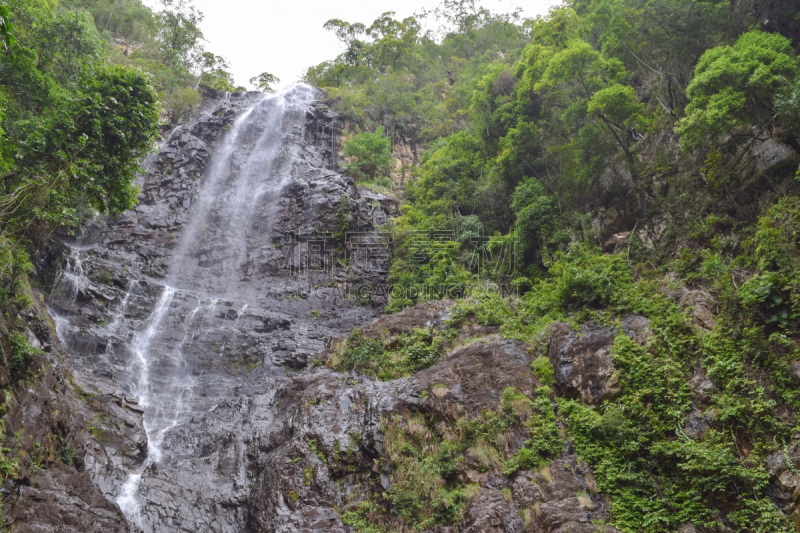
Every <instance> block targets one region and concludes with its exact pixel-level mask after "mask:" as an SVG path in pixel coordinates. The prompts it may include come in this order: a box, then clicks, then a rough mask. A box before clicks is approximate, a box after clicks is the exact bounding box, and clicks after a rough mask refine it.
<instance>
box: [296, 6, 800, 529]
mask: <svg viewBox="0 0 800 533" xmlns="http://www.w3.org/2000/svg"><path fill="white" fill-rule="evenodd" d="M770 10H772V11H770V17H769V21H766V20H765V19H764V18H763V17H760V16H759V15H756V12H755V11H752V10H748V9H746V8H744V7H743V6H742V5H738V4H731V3H717V2H705V1H694V0H648V1H644V0H624V1H619V0H569V1H567V2H566V3H565V4H563V5H561V6H557V7H555V8H553V9H552V10H551V11H550V13H549V14H548V15H547V16H544V17H538V18H536V19H534V20H523V19H521V18H520V17H519V16H518V15H516V14H510V15H502V14H497V13H492V12H490V11H488V10H486V9H484V8H481V7H479V6H477V5H476V3H475V2H472V1H470V0H446V1H444V2H442V3H441V4H440V5H439V7H437V8H435V9H434V10H433V11H431V12H428V13H423V14H422V16H426V17H427V18H428V20H427V21H428V22H431V21H438V22H439V23H440V25H441V27H440V28H439V29H438V30H434V31H431V32H428V33H424V32H423V30H422V29H421V28H422V25H421V24H420V22H421V19H418V18H407V19H404V20H395V19H393V18H392V16H393V14H392V13H386V14H384V15H382V16H381V17H380V18H379V19H378V20H376V21H375V22H374V23H372V24H371V25H368V24H360V23H350V22H345V21H342V20H338V19H334V20H331V21H329V22H328V23H327V24H326V28H327V29H329V30H331V31H333V32H335V34H336V35H337V37H338V38H339V39H341V40H342V41H343V42H344V43H345V44H346V46H347V48H346V50H345V52H344V53H343V54H342V55H340V56H339V57H337V58H335V59H333V60H331V61H328V62H326V63H322V64H320V65H318V66H315V67H313V68H311V69H309V71H308V73H307V75H306V79H307V80H308V81H309V82H311V83H314V84H316V85H318V86H320V87H323V88H325V89H326V91H328V93H329V95H330V96H331V97H332V98H333V99H334V100H335V101H336V108H337V110H338V111H339V112H340V113H342V114H343V115H345V117H346V118H348V119H350V120H352V121H354V122H355V123H356V124H357V125H359V126H360V127H361V128H362V129H363V130H367V131H377V130H378V128H379V127H383V128H384V130H385V132H386V135H387V136H389V137H393V138H395V137H403V138H406V139H411V140H412V141H413V142H415V143H417V144H418V145H420V146H424V147H425V152H424V154H423V157H422V159H421V168H419V169H416V171H415V172H416V173H415V175H418V179H416V180H415V181H414V182H412V183H409V184H408V185H407V187H406V190H405V198H404V199H405V203H404V205H403V206H402V209H401V213H402V215H401V216H400V217H398V218H396V219H394V220H393V221H391V223H390V229H391V231H392V232H393V234H394V235H393V236H394V251H393V254H394V255H393V258H392V265H391V271H390V276H389V281H390V283H391V284H393V285H394V286H395V288H398V287H399V288H401V289H402V290H395V291H394V292H393V293H392V297H391V299H390V302H389V305H388V306H387V308H386V312H387V313H391V312H395V311H399V310H401V309H403V308H406V307H409V306H412V305H415V304H417V303H419V302H421V301H425V300H427V299H437V298H443V297H450V298H452V299H454V300H455V301H456V302H455V305H454V307H453V308H451V317H450V323H449V326H448V330H447V331H446V332H444V333H442V334H438V335H437V336H436V337H435V338H436V339H441V340H438V341H436V342H434V339H430V340H428V339H429V338H426V337H425V336H424V334H423V333H422V332H421V333H419V337H418V338H417V339H416V340H415V339H412V338H404V339H402V340H401V341H399V342H397V343H392V344H391V345H389V341H388V339H387V340H386V341H384V340H383V339H381V338H365V337H363V336H359V334H358V333H356V334H354V335H353V336H351V338H350V339H349V340H348V342H347V344H346V346H345V347H343V348H342V351H341V353H340V354H334V356H333V358H332V360H331V361H332V362H333V363H335V364H334V366H337V365H339V366H337V367H338V368H342V369H355V370H357V371H359V372H364V373H366V374H370V375H372V376H375V377H377V378H379V379H394V378H396V377H401V376H407V375H410V374H412V373H413V372H415V371H416V370H418V369H419V368H424V367H425V366H430V365H431V364H433V362H434V361H435V360H436V358H437V357H439V356H440V355H441V354H443V353H444V352H445V351H446V350H449V349H450V348H451V345H450V344H448V343H449V342H451V341H452V340H453V338H454V336H453V332H455V331H456V330H458V328H460V326H461V324H463V323H464V322H465V321H474V322H476V323H478V324H480V325H484V326H493V327H496V328H498V334H499V335H500V336H501V337H504V338H512V339H519V340H522V341H524V342H526V343H527V344H528V345H529V346H530V347H531V349H532V350H534V351H538V353H540V354H541V353H543V350H544V349H546V348H545V347H546V345H547V337H546V331H547V327H548V326H549V325H550V324H551V323H552V322H554V321H557V320H560V321H566V322H569V323H571V324H573V325H574V326H578V325H580V324H582V323H584V322H586V321H588V320H593V321H595V322H596V323H598V324H601V325H606V326H616V327H620V323H619V322H618V321H619V320H620V319H622V318H623V317H624V316H626V315H628V314H639V315H643V316H645V317H647V318H648V319H649V320H650V328H651V330H652V333H653V335H652V337H650V338H649V339H648V341H647V342H646V344H644V345H640V344H637V343H636V342H633V341H632V340H630V339H629V338H628V337H627V336H625V335H618V336H617V338H616V341H615V344H614V347H613V351H612V357H613V361H614V364H615V367H616V372H615V379H618V383H619V387H620V393H619V394H617V395H615V396H614V397H613V398H609V399H606V400H605V401H604V402H603V403H602V404H601V405H599V406H593V407H590V406H587V405H584V404H582V403H580V402H579V401H577V400H566V399H563V398H558V397H557V396H556V395H555V394H554V393H553V392H552V391H551V387H554V385H555V376H554V373H553V368H552V366H551V365H550V361H549V360H548V358H547V357H546V356H545V355H540V356H539V357H537V358H535V359H534V361H533V364H532V370H533V372H534V375H535V377H536V379H537V380H538V381H539V383H540V384H541V387H540V388H539V389H538V390H537V391H535V392H534V393H533V395H532V396H531V397H530V398H527V397H526V398H525V402H521V403H526V405H527V407H526V410H527V412H528V413H529V414H528V415H526V418H525V419H524V420H525V424H526V427H528V428H530V431H531V433H530V438H529V439H528V440H527V442H526V445H525V447H523V448H522V449H521V450H520V452H519V453H518V454H515V455H514V456H513V457H507V456H504V454H503V450H500V449H496V448H493V446H494V445H493V444H492V443H493V441H492V440H491V438H483V439H477V440H476V439H472V438H471V437H470V436H469V435H471V434H470V433H468V432H467V433H463V434H459V435H458V436H457V437H456V438H454V439H452V440H451V439H449V438H445V437H444V435H443V434H441V433H439V430H437V429H436V427H434V426H432V425H431V424H430V423H428V421H426V420H425V417H424V415H421V414H419V415H417V414H413V413H412V415H411V418H406V419H403V420H392V421H388V422H387V425H386V427H385V431H386V435H387V443H392V442H394V441H397V446H396V447H393V448H392V452H391V453H392V461H393V467H394V468H395V470H394V472H395V474H397V473H398V472H400V473H401V475H400V477H399V478H398V477H397V476H396V477H395V482H396V485H395V487H394V488H393V489H392V490H391V491H389V492H388V494H387V496H386V497H385V498H384V499H381V498H379V497H376V498H374V499H373V500H370V501H368V502H365V503H363V504H362V506H361V507H358V508H352V509H349V510H348V511H347V512H346V513H345V520H349V522H348V523H350V524H351V525H353V526H354V527H356V529H357V530H359V531H378V530H381V531H384V530H386V531H388V530H392V527H393V526H391V521H390V520H388V519H385V518H380V517H381V516H388V515H384V514H383V513H384V511H382V509H383V510H385V512H386V513H389V514H392V513H393V514H394V515H396V516H398V517H400V518H401V519H402V520H403V521H404V523H406V524H408V525H417V526H419V528H420V529H424V528H426V527H429V526H430V525H432V524H453V523H455V522H456V521H457V520H456V519H455V518H454V516H456V515H457V514H458V510H459V509H462V508H463V506H464V505H465V504H466V503H465V502H466V500H467V496H466V495H465V494H466V492H467V491H468V488H469V484H467V482H465V481H461V482H458V483H456V482H453V481H452V480H451V478H448V477H447V476H445V475H444V474H442V472H445V471H447V469H446V468H445V467H444V466H441V465H442V464H444V463H446V461H445V460H444V459H442V458H441V457H440V456H439V455H438V454H446V453H449V452H448V451H447V450H451V449H455V450H457V453H456V454H455V455H454V456H453V457H457V458H460V457H461V455H463V454H466V453H467V452H466V450H467V449H469V450H471V451H470V452H469V453H470V454H471V455H474V456H475V457H479V458H480V461H482V464H484V465H485V468H486V469H502V470H503V471H505V472H508V473H514V472H517V471H519V470H522V469H535V468H538V467H540V466H541V465H544V464H546V463H547V461H548V460H549V459H550V458H552V457H554V456H556V455H558V454H559V453H560V449H559V446H561V443H562V442H563V440H564V439H565V438H566V439H569V440H570V441H571V442H572V444H573V446H574V448H575V450H576V451H577V453H578V454H580V456H581V457H582V458H584V459H585V460H587V461H588V462H589V463H590V464H591V465H592V468H593V469H594V472H595V477H596V481H597V486H598V488H599V490H600V492H601V493H603V494H605V495H607V496H608V497H609V499H610V505H611V510H612V523H613V525H615V526H616V527H617V528H619V529H621V530H623V531H626V532H634V531H635V532H653V533H656V532H661V531H675V530H677V529H679V528H680V526H681V525H682V524H685V523H693V524H694V525H696V526H697V527H701V528H705V530H708V531H717V530H720V527H721V525H720V524H721V523H722V522H723V521H727V523H728V524H729V525H730V526H732V527H734V528H736V529H737V530H740V531H754V532H755V531H762V532H766V531H792V530H793V528H792V526H791V523H790V522H789V520H788V517H787V516H786V515H785V514H784V513H783V512H782V511H781V510H780V509H778V508H777V507H776V506H775V504H774V503H773V501H772V500H770V489H769V487H768V483H769V475H768V473H767V471H766V466H765V463H766V458H767V457H768V456H770V455H771V454H774V453H779V452H781V451H783V450H784V449H785V445H786V444H787V443H789V442H790V441H791V439H792V438H793V435H795V434H796V433H797V432H798V431H800V418H799V417H798V415H800V393H798V378H797V376H796V374H795V372H794V371H793V367H792V365H796V361H797V360H798V359H800V345H798V342H797V338H798V335H800V296H798V295H799V294H800V278H799V277H798V272H800V240H798V235H800V203H798V197H799V196H800V195H798V193H799V192H800V181H798V179H797V176H800V169H798V163H800V90H799V89H798V81H799V80H800V63H799V62H798V57H797V50H798V41H797V38H798V35H800V16H798V10H797V6H795V5H793V4H792V3H791V2H786V1H776V2H772V3H770ZM776 147H779V148H776ZM778 149H779V150H780V151H781V154H782V155H781V156H780V157H775V158H772V159H770V158H771V156H770V155H769V154H770V153H772V152H771V150H778ZM756 198H758V200H755V199H756ZM656 228H657V229H656ZM623 231H625V232H626V233H624V234H621V236H619V237H617V236H615V239H616V240H614V241H609V242H612V243H614V242H615V243H616V244H609V245H606V244H605V243H606V240H608V239H609V237H611V236H612V235H613V234H618V233H619V232H623ZM604 252H605V253H604ZM612 252H616V253H612ZM688 287H691V288H693V289H705V290H707V291H709V292H710V294H711V295H712V296H711V300H710V301H709V303H708V305H709V309H711V312H713V313H714V315H715V316H714V322H715V324H716V325H714V324H712V323H708V322H706V323H700V322H698V321H696V320H695V321H693V319H692V317H691V310H690V309H687V310H685V309H682V308H681V307H679V305H678V303H679V301H680V295H681V294H684V293H685V291H686V290H688ZM676 295H677V296H676ZM428 335H430V334H429V333H428ZM420 341H422V344H420V345H419V348H420V349H421V351H420V353H423V354H425V355H424V356H423V357H421V358H419V359H418V360H419V361H423V362H424V363H420V364H415V363H414V362H413V359H412V357H411V356H410V352H411V351H412V350H410V349H409V347H410V346H412V345H415V343H417V342H420ZM436 346H438V351H436V350H433V348H434V347H436ZM331 361H329V364H330V363H331ZM794 368H796V366H795V367H794ZM698 373H701V374H703V375H705V376H707V377H708V378H709V379H710V380H711V381H712V382H713V384H714V388H713V390H712V391H711V392H709V393H708V394H705V395H704V396H702V397H698V396H697V395H696V394H695V393H694V392H693V391H692V389H691V388H690V385H689V383H690V379H691V378H692V377H693V376H697V375H698ZM443 391H444V392H443ZM445 393H446V389H441V388H432V389H431V390H427V391H424V392H423V393H422V394H421V395H420V399H421V401H423V402H427V401H431V400H432V399H433V398H434V397H435V396H437V395H438V394H445ZM523 396H524V395H523ZM504 402H505V400H504ZM552 404H557V405H558V409H557V411H554V410H553V409H552ZM501 411H502V409H501ZM556 412H557V413H558V418H557V417H556V414H555V413H556ZM691 412H699V413H702V414H703V416H705V417H706V418H707V420H708V421H709V428H708V430H707V431H704V432H702V434H696V433H692V436H689V434H688V433H687V432H686V431H684V427H685V425H686V419H687V417H688V416H689V414H690V413H691ZM414 417H416V418H414ZM470 423H475V424H477V423H478V421H472V422H470ZM459 424H462V422H460V421H459ZM411 426H413V427H414V428H417V427H418V426H419V428H420V429H413V430H412V429H408V428H410V427H411ZM559 426H561V427H563V428H564V430H565V431H566V434H565V435H564V434H560V433H559V429H558V428H559ZM459 427H460V426H459ZM404 428H405V429H404ZM439 429H441V428H439ZM452 431H454V430H453V429H452V428H449V429H448V432H452ZM401 437H402V438H401ZM462 439H465V440H463V441H462ZM423 443H425V444H424V445H423ZM428 443H430V444H428ZM392 446H394V445H393V444H392ZM388 447H389V445H387V449H388ZM430 450H436V452H435V453H434V452H431V451H430ZM437 469H438V470H437ZM436 476H439V478H440V479H441V481H437V478H436ZM579 496H580V495H579ZM580 497H583V498H584V499H586V496H585V495H583V496H580ZM580 497H579V499H580ZM534 515H535V510H532V509H527V510H522V514H521V516H522V517H523V519H524V520H525V521H526V523H527V524H531V523H533V522H534V521H535V519H534ZM370 528H377V529H370Z"/></svg>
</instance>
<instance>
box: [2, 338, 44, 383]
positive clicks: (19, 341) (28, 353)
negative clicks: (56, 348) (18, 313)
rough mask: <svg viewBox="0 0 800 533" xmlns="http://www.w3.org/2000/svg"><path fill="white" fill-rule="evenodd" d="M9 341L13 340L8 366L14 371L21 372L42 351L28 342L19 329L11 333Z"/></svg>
mask: <svg viewBox="0 0 800 533" xmlns="http://www.w3.org/2000/svg"><path fill="white" fill-rule="evenodd" d="M9 341H10V342H11V357H10V358H9V360H8V366H9V368H10V369H11V371H12V372H16V373H21V372H22V371H23V370H25V369H26V368H27V367H28V365H29V364H30V363H31V362H32V361H33V358H34V357H36V356H37V355H39V354H41V353H42V351H41V350H39V349H37V348H34V347H33V346H31V345H30V344H29V343H28V339H27V338H26V337H25V335H23V334H22V333H19V332H17V331H15V332H14V333H12V334H11V335H10V337H9Z"/></svg>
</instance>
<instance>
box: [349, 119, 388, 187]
mask: <svg viewBox="0 0 800 533" xmlns="http://www.w3.org/2000/svg"><path fill="white" fill-rule="evenodd" d="M390 144H391V141H390V139H388V138H386V139H384V138H383V126H379V127H378V129H376V130H375V132H374V133H369V132H364V133H356V134H355V135H353V138H352V139H350V140H349V141H347V142H345V144H344V155H345V157H348V158H350V161H348V162H347V163H345V165H344V168H345V173H346V174H347V175H349V176H352V177H353V178H355V180H356V181H371V180H374V179H375V178H378V177H381V176H386V175H387V174H389V170H390V169H391V165H392V157H391V154H390V153H389V149H390Z"/></svg>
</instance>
